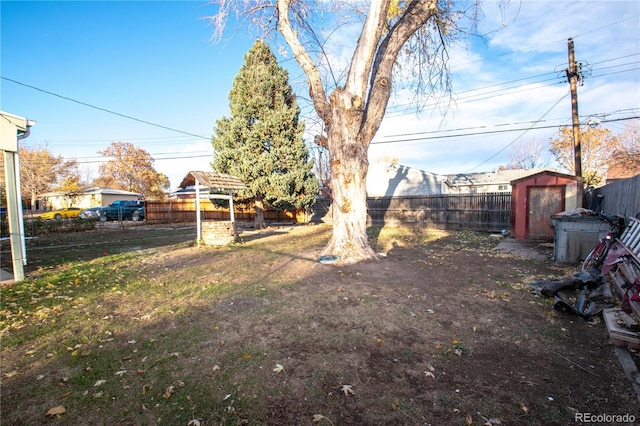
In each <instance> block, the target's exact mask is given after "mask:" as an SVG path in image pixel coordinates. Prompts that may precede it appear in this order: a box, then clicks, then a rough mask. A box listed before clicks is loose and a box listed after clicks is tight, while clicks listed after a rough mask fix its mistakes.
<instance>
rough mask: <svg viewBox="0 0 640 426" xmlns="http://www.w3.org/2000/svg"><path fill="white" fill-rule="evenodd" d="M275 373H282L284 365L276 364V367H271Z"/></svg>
mask: <svg viewBox="0 0 640 426" xmlns="http://www.w3.org/2000/svg"><path fill="white" fill-rule="evenodd" d="M273 371H275V372H276V373H282V372H283V371H284V367H283V366H282V365H280V364H276V367H275V368H274V369H273Z"/></svg>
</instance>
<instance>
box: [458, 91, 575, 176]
mask: <svg viewBox="0 0 640 426" xmlns="http://www.w3.org/2000/svg"><path fill="white" fill-rule="evenodd" d="M567 96H569V93H567V94H565V95H564V96H563V97H561V98H560V99H558V101H557V102H556V103H555V104H553V105H552V106H551V108H549V109H548V110H547V112H545V113H544V114H542V117H540V120H542V119H543V118H544V117H545V116H546V115H547V114H549V113H550V112H551V110H552V109H554V108H555V107H556V106H557V105H558V104H559V103H560V102H562V100H564V98H566V97H567ZM533 126H535V124H532V125H531V127H530V128H529V129H527V130H525V131H524V132H522V134H520V136H518V137H517V138H515V139H514V140H513V141H511V142H509V143H508V144H507V145H505V146H504V147H503V148H502V149H500V150H499V151H498V152H496V153H495V154H493V155H492V156H491V157H489V158H487V159H486V160H484V161H483V162H482V163H480V164H478V165H477V166H475V167H473V168H471V169H469V170H467V172H470V171H472V170H475V169H477V168H478V167H480V166H482V165H483V164H486V163H488V162H489V161H491V160H492V159H494V158H496V157H497V156H498V154H500V153H501V152H502V151H504V150H505V149H507V148H509V147H510V146H511V145H513V144H514V143H516V142H517V141H518V140H519V139H520V138H522V137H523V136H524V135H525V134H527V132H528V131H529V130H531V129H532V128H533Z"/></svg>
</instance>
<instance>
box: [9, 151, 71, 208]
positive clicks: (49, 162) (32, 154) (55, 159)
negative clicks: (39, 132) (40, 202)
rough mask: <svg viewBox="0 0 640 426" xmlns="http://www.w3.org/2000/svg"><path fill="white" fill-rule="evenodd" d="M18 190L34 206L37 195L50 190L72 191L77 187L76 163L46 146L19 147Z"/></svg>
mask: <svg viewBox="0 0 640 426" xmlns="http://www.w3.org/2000/svg"><path fill="white" fill-rule="evenodd" d="M19 155H20V190H21V191H22V194H24V195H25V196H27V195H28V196H29V197H30V198H31V208H32V209H35V208H36V199H37V196H38V195H40V194H43V193H45V192H50V191H64V192H74V191H76V190H78V189H79V186H78V180H79V174H78V163H77V161H76V160H65V159H64V158H63V157H62V156H60V155H58V156H55V155H53V154H51V152H50V151H49V150H48V149H47V148H46V147H35V148H26V147H20V149H19Z"/></svg>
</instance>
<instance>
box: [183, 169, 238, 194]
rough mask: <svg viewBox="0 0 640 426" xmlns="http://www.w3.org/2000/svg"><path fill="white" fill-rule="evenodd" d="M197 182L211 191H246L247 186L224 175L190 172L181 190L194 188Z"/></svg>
mask: <svg viewBox="0 0 640 426" xmlns="http://www.w3.org/2000/svg"><path fill="white" fill-rule="evenodd" d="M196 181H197V182H198V183H199V184H200V185H202V186H203V187H207V188H209V189H210V190H224V191H229V190H234V189H246V188H247V186H246V185H245V184H244V182H242V181H241V180H240V179H238V178H237V177H235V176H232V175H227V174H224V173H216V172H199V171H192V172H189V173H188V174H187V175H186V176H185V177H184V179H182V182H181V183H180V188H182V189H184V188H187V187H188V186H193V185H195V184H196Z"/></svg>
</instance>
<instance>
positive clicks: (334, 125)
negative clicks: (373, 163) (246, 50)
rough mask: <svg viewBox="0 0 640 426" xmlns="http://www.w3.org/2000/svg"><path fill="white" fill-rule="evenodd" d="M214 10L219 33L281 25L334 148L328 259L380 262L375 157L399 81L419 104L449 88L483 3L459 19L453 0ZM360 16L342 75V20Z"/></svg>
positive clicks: (304, 2)
mask: <svg viewBox="0 0 640 426" xmlns="http://www.w3.org/2000/svg"><path fill="white" fill-rule="evenodd" d="M213 3H215V4H217V5H218V8H219V9H218V13H217V14H216V15H215V16H212V17H210V20H211V22H212V23H214V24H215V26H216V29H217V30H218V31H219V33H218V34H221V31H222V30H223V29H224V25H225V23H226V22H227V18H228V17H229V16H230V14H231V12H233V11H235V12H236V13H237V16H238V17H239V18H240V19H239V20H238V22H246V23H250V25H258V26H259V25H261V24H262V25H263V26H262V27H260V28H262V29H264V30H270V29H271V30H273V27H269V23H271V24H276V25H277V30H278V32H279V33H280V34H281V35H282V37H283V38H284V40H285V41H286V43H287V45H288V46H289V48H290V49H291V52H292V54H293V57H294V58H295V60H296V61H297V63H298V64H299V66H300V67H301V68H302V70H303V71H304V73H305V75H306V79H307V83H308V87H309V95H310V98H311V101H312V103H313V107H314V109H315V112H316V113H317V115H318V116H319V118H320V121H321V123H322V127H323V131H322V133H321V134H319V135H317V137H316V138H315V141H316V143H318V144H319V145H321V146H323V147H325V148H326V149H327V151H328V154H329V164H330V167H331V185H330V186H331V188H330V189H331V194H332V197H333V234H332V237H331V240H330V241H329V243H328V244H327V246H326V247H325V248H324V250H323V252H322V255H333V256H337V258H338V259H339V261H340V262H341V263H356V262H359V261H363V260H369V259H376V258H377V257H376V254H375V252H374V251H373V250H372V248H371V246H370V245H369V240H368V237H367V233H366V223H367V199H366V195H367V194H366V176H367V170H368V166H369V162H368V157H367V151H368V148H369V145H370V143H371V140H372V139H373V137H374V136H375V134H376V132H377V131H378V129H379V127H380V124H381V122H382V119H383V117H384V114H385V110H386V107H387V104H388V102H389V98H390V95H391V93H392V87H393V82H394V81H399V80H398V79H397V77H399V76H400V73H399V72H400V71H402V74H403V76H404V77H406V76H410V78H412V79H413V83H415V84H414V85H413V87H412V89H413V94H414V96H416V98H418V97H419V96H420V95H425V94H427V93H428V92H429V91H430V90H431V89H433V88H434V87H436V86H440V87H439V88H442V87H443V86H444V88H445V89H448V88H449V86H448V84H449V80H448V75H449V74H448V72H447V69H446V64H447V59H448V58H447V50H446V49H447V45H448V42H449V41H450V39H451V38H453V36H454V34H455V32H456V30H457V28H458V27H457V25H458V21H457V19H458V18H460V17H461V16H463V15H465V14H467V13H468V12H469V13H471V14H474V13H475V10H476V2H469V3H468V4H467V3H465V5H466V6H468V7H469V9H468V10H463V9H460V8H458V9H457V11H456V12H455V13H454V11H453V9H452V8H453V7H454V3H453V2H452V1H447V0H442V1H438V0H371V1H370V2H360V1H355V2H354V1H345V2H339V1H329V2H310V1H308V0H254V1H236V2H233V1H231V0H218V1H214V2H213ZM322 8H330V9H331V10H330V11H329V12H330V16H331V18H332V22H333V28H332V29H330V28H321V27H320V25H321V23H322V22H323V21H322V16H324V14H325V13H326V12H327V11H326V10H324V11H323V10H322ZM341 8H342V9H341ZM345 8H350V10H348V11H347V10H345ZM340 12H344V14H342V15H340ZM354 16H355V17H358V18H360V23H359V25H360V34H359V37H358V38H357V43H356V44H355V47H354V50H353V54H352V56H351V59H350V62H349V64H348V66H347V68H346V71H345V72H343V73H339V72H338V73H336V72H334V71H333V70H331V69H330V68H331V67H332V63H333V62H334V59H335V58H334V57H330V56H329V55H328V52H329V51H331V49H332V45H331V41H330V37H331V36H332V35H333V36H335V34H336V33H339V32H340V31H342V30H345V29H346V28H347V27H346V26H344V27H339V26H340V25H341V24H342V23H343V21H341V20H340V17H342V18H345V17H354ZM400 63H402V64H403V65H404V68H403V69H402V70H401V69H400V68H399V64H400ZM327 70H329V71H327ZM323 76H324V78H323ZM336 76H343V77H336ZM394 76H395V77H396V79H394ZM329 90H331V92H330V93H329Z"/></svg>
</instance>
